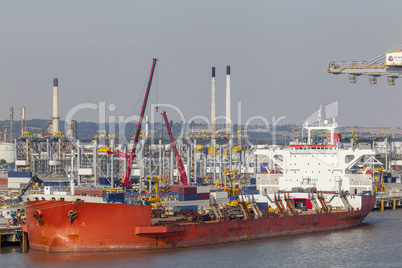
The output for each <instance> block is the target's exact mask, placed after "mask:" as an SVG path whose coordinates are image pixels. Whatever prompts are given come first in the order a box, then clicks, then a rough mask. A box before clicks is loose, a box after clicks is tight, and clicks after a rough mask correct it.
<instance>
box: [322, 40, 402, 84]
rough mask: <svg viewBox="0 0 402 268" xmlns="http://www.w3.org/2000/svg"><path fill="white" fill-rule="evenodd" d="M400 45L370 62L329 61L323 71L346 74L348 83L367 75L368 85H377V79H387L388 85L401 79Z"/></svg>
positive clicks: (401, 51)
mask: <svg viewBox="0 0 402 268" xmlns="http://www.w3.org/2000/svg"><path fill="white" fill-rule="evenodd" d="M401 59H402V44H401V45H399V46H397V47H395V48H393V49H391V50H390V51H388V52H387V53H384V54H381V55H379V56H377V57H375V58H374V59H372V60H370V61H330V62H329V63H328V67H327V68H326V69H325V70H324V72H326V73H330V74H348V75H349V82H350V83H356V76H360V75H368V76H369V83H370V84H377V77H379V76H384V77H386V78H387V83H388V85H391V86H392V85H395V79H396V78H399V77H402V62H401Z"/></svg>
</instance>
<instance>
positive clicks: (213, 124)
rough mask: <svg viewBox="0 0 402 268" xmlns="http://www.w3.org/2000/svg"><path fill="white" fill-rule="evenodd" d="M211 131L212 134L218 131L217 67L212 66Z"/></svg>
mask: <svg viewBox="0 0 402 268" xmlns="http://www.w3.org/2000/svg"><path fill="white" fill-rule="evenodd" d="M211 132H212V135H214V134H215V132H216V100H215V67H212V93H211Z"/></svg>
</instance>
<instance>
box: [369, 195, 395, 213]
mask: <svg viewBox="0 0 402 268" xmlns="http://www.w3.org/2000/svg"><path fill="white" fill-rule="evenodd" d="M376 199H377V201H376V204H375V206H374V209H380V210H381V211H383V210H384V209H386V208H392V209H394V210H395V209H397V208H398V207H402V194H394V195H377V198H376Z"/></svg>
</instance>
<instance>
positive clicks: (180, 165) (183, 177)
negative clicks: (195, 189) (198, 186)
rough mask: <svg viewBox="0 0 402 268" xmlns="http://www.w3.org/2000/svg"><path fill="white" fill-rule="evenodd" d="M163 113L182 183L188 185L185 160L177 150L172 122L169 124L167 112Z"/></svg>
mask: <svg viewBox="0 0 402 268" xmlns="http://www.w3.org/2000/svg"><path fill="white" fill-rule="evenodd" d="M161 115H162V116H163V119H165V124H166V128H167V131H168V133H169V137H170V141H171V142H172V146H173V152H174V157H175V158H176V163H177V168H178V169H179V172H180V178H181V184H182V185H187V174H186V171H185V169H184V165H183V160H182V159H181V156H180V155H179V152H178V151H177V147H176V143H175V142H174V138H173V134H172V129H171V128H170V124H169V121H168V118H167V115H166V112H165V111H163V112H162V113H161Z"/></svg>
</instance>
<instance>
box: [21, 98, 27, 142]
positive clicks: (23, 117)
mask: <svg viewBox="0 0 402 268" xmlns="http://www.w3.org/2000/svg"><path fill="white" fill-rule="evenodd" d="M25 132H27V107H26V106H25V105H24V106H22V107H21V136H24V133H25Z"/></svg>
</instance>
